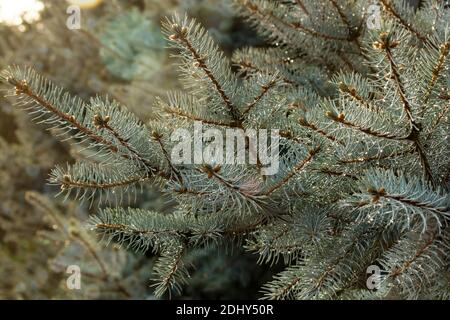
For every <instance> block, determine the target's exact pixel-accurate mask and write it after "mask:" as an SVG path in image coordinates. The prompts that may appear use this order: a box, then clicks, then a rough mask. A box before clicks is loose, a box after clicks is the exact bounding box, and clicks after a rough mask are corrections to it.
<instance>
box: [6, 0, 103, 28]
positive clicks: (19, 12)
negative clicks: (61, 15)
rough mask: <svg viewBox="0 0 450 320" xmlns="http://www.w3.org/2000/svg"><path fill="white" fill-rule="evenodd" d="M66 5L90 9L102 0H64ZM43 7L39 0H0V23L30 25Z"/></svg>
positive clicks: (37, 17) (36, 18)
mask: <svg viewBox="0 0 450 320" xmlns="http://www.w3.org/2000/svg"><path fill="white" fill-rule="evenodd" d="M66 1H67V3H68V4H75V5H78V6H79V7H80V8H82V9H90V8H94V7H96V6H97V5H99V4H100V3H101V2H102V0H66ZM42 9H44V5H43V4H42V2H40V1H39V0H0V23H5V24H8V25H16V26H20V25H21V24H22V23H23V22H27V23H31V22H34V21H36V20H38V19H39V17H40V12H41V11H42Z"/></svg>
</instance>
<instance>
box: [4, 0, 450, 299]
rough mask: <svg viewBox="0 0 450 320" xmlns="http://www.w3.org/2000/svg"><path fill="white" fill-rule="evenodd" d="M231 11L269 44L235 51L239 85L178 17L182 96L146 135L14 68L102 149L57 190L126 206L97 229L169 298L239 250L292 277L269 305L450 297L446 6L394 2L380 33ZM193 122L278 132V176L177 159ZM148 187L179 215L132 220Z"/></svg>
mask: <svg viewBox="0 0 450 320" xmlns="http://www.w3.org/2000/svg"><path fill="white" fill-rule="evenodd" d="M235 2H236V5H237V7H238V8H240V9H241V10H242V13H243V15H244V16H245V17H247V18H248V20H249V21H250V23H251V24H252V25H254V26H255V27H256V28H257V30H258V31H259V32H260V33H261V35H262V36H264V37H266V38H267V39H268V41H270V43H272V44H273V45H272V46H271V47H270V48H265V49H259V48H247V49H243V50H240V51H238V52H236V53H235V54H234V56H233V62H234V64H236V66H237V67H238V68H239V72H237V73H236V72H234V71H233V69H232V67H231V66H230V63H229V61H228V60H227V58H226V57H225V56H224V55H223V54H222V53H221V52H220V50H219V49H218V47H217V45H215V43H214V41H213V40H212V38H211V37H210V36H209V35H208V34H207V32H206V31H205V30H204V29H203V28H202V27H201V26H200V25H199V24H197V23H196V22H195V21H194V20H191V19H188V18H186V17H179V16H173V17H172V18H169V19H167V20H166V21H165V23H164V24H163V31H164V33H165V34H166V36H167V39H168V41H170V43H171V45H172V50H173V52H175V53H176V55H177V57H178V58H179V63H180V75H181V80H182V83H183V85H184V89H185V90H184V91H183V92H175V93H172V94H169V96H168V97H167V98H161V99H158V100H157V103H156V106H155V108H156V110H157V111H158V112H157V113H156V114H157V115H158V117H157V119H153V120H150V121H148V122H147V123H142V122H141V121H140V120H139V119H138V118H137V117H135V116H133V114H131V113H130V112H129V111H127V109H126V108H125V107H124V106H121V105H119V104H118V103H116V102H114V101H110V100H108V99H102V98H93V99H91V100H90V101H89V102H84V101H82V100H81V99H79V98H76V97H73V96H72V95H70V94H69V93H67V92H66V91H65V90H64V89H62V88H60V87H58V86H56V85H54V84H53V83H51V82H50V81H48V80H46V79H45V78H43V77H42V76H40V75H38V74H37V73H36V72H34V71H33V70H31V69H28V68H23V67H10V68H8V69H7V70H5V71H4V72H3V73H2V76H1V79H2V80H3V82H4V83H6V84H7V85H9V87H12V88H13V90H12V91H11V94H12V95H15V96H16V97H15V98H16V100H17V104H18V105H22V106H25V107H27V108H28V109H29V110H30V113H31V114H33V115H34V116H36V117H37V118H38V121H39V122H41V123H44V124H46V125H48V126H50V127H52V128H54V129H58V130H57V131H58V132H59V134H61V135H62V136H63V137H66V136H67V135H70V136H72V137H73V138H74V140H75V141H76V143H78V144H80V145H83V146H84V148H87V149H88V150H90V151H91V156H90V157H89V158H88V159H83V160H80V162H77V163H76V164H74V165H73V166H70V167H68V168H67V169H63V168H57V169H55V170H54V171H53V172H52V175H51V178H50V180H51V182H52V183H55V184H58V185H60V186H61V191H62V192H63V193H65V194H66V195H71V194H72V195H75V197H77V198H79V199H81V200H88V201H93V200H94V199H98V198H100V197H101V198H102V199H106V200H108V203H112V205H111V207H108V208H103V209H101V210H100V211H101V212H100V213H99V214H98V215H95V216H93V217H92V219H91V225H92V227H93V228H94V229H96V230H97V232H98V233H99V234H100V235H101V236H102V237H103V239H104V240H105V241H107V242H110V241H117V242H118V243H120V244H123V245H126V246H127V247H130V248H133V249H136V250H138V251H147V250H153V252H155V253H157V254H159V259H158V261H157V262H156V263H155V268H154V278H153V280H154V283H155V294H156V295H157V296H162V295H163V294H164V293H165V292H167V291H169V292H173V293H177V292H179V291H180V290H182V287H183V286H185V285H188V283H189V277H190V273H189V265H188V262H189V261H188V259H187V256H188V254H189V252H192V250H199V249H205V250H210V249H211V248H214V249H216V250H220V254H226V253H227V251H226V250H225V249H226V248H227V247H229V246H232V245H233V243H238V244H242V245H243V246H244V247H245V248H246V249H247V250H250V251H252V252H254V253H256V254H258V255H259V257H260V260H259V261H260V262H261V263H269V264H270V263H275V262H277V261H282V262H283V263H284V264H285V270H283V271H282V272H280V273H278V274H277V275H275V276H274V278H273V280H272V281H270V282H268V283H267V284H266V285H264V286H263V288H262V292H263V297H264V298H268V299H286V298H294V299H348V298H361V299H365V298H392V297H395V298H408V299H416V298H427V299H433V298H448V295H449V289H450V288H449V285H448V283H449V282H448V279H449V261H448V257H449V249H450V247H449V240H450V239H449V238H450V230H449V229H448V226H447V224H448V218H449V214H450V209H449V187H450V185H449V175H450V164H449V160H448V159H449V153H450V144H449V137H448V134H449V125H450V122H449V115H448V110H449V109H448V107H449V96H450V92H449V75H450V73H449V70H450V62H449V52H450V39H449V36H450V34H449V31H450V28H449V21H450V12H449V10H447V9H445V8H444V3H443V1H435V0H431V1H422V3H421V6H420V8H418V9H417V10H415V9H414V8H412V7H410V6H409V5H408V4H407V3H406V2H404V1H397V0H396V1H392V0H380V1H378V2H377V3H378V4H379V5H380V6H381V8H382V10H381V14H382V25H381V29H380V30H369V29H368V28H367V26H366V18H367V17H366V9H367V8H366V6H367V1H362V0H361V1H359V0H342V1H335V0H321V1H312V0H311V1H309V0H304V1H301V0H297V1H270V0H236V1H235ZM144 103H148V102H144ZM195 121H201V122H202V123H203V126H204V127H205V128H214V129H217V130H220V131H222V132H224V130H225V129H227V128H236V129H242V130H245V129H249V128H252V129H278V130H280V136H281V143H280V170H279V172H278V173H277V174H275V175H273V176H264V175H263V174H262V167H261V165H259V164H256V165H251V164H247V165H231V164H227V165H223V166H219V165H214V164H208V163H204V164H199V165H195V164H193V165H177V164H175V163H173V162H172V159H171V157H170V152H171V150H172V149H173V147H174V146H175V144H176V142H174V141H172V140H171V139H170V137H171V133H172V132H173V131H174V130H176V129H178V128H187V129H188V130H191V132H193V123H194V122H195ZM245 152H247V153H248V152H250V151H249V150H246V151H245ZM146 183H153V184H156V185H157V186H159V187H160V189H161V190H162V191H163V192H164V193H165V194H166V196H167V197H168V198H170V199H171V200H173V201H174V202H175V203H176V205H175V206H174V209H173V212H171V213H168V214H165V213H159V212H155V211H148V210H143V209H136V208H122V207H120V202H121V199H122V195H128V194H129V192H130V190H131V192H134V191H135V189H136V187H139V186H140V185H141V184H146ZM111 199H113V200H114V201H110V200H111ZM372 265H376V266H380V268H381V270H382V274H381V275H380V277H379V278H377V281H376V287H377V288H376V290H371V288H368V287H367V286H366V279H367V276H368V275H367V270H368V267H369V266H372Z"/></svg>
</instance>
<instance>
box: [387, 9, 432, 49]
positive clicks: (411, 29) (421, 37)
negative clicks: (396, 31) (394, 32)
mask: <svg viewBox="0 0 450 320" xmlns="http://www.w3.org/2000/svg"><path fill="white" fill-rule="evenodd" d="M380 2H381V4H382V5H383V8H384V10H385V11H386V12H387V13H388V14H389V15H391V16H392V17H394V18H395V19H396V20H397V21H398V22H399V23H400V24H401V25H402V26H403V27H404V28H405V29H406V30H408V31H409V32H411V33H412V34H414V35H415V36H416V37H417V38H418V39H419V40H420V41H422V42H423V43H427V42H428V38H427V37H426V36H425V35H423V34H421V33H420V32H419V31H417V30H416V29H415V28H414V27H413V26H412V24H411V23H409V22H408V21H406V20H405V18H404V17H403V16H402V15H401V14H400V13H399V12H398V11H397V9H396V8H395V6H394V4H393V3H392V2H391V0H380Z"/></svg>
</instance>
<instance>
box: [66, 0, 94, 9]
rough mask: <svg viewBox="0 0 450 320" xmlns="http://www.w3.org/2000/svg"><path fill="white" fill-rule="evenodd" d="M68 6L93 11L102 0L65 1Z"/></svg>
mask: <svg viewBox="0 0 450 320" xmlns="http://www.w3.org/2000/svg"><path fill="white" fill-rule="evenodd" d="M67 2H68V3H69V4H73V5H77V6H79V7H80V8H81V9H93V8H95V7H96V6H98V5H99V4H101V3H102V0H67Z"/></svg>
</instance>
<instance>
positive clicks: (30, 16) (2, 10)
mask: <svg viewBox="0 0 450 320" xmlns="http://www.w3.org/2000/svg"><path fill="white" fill-rule="evenodd" d="M42 9H44V4H43V3H42V2H40V1H38V0H15V1H13V0H0V23H5V24H8V25H15V26H18V25H21V24H22V23H23V22H28V23H31V22H33V21H36V20H38V19H39V17H40V12H41V11H42Z"/></svg>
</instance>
